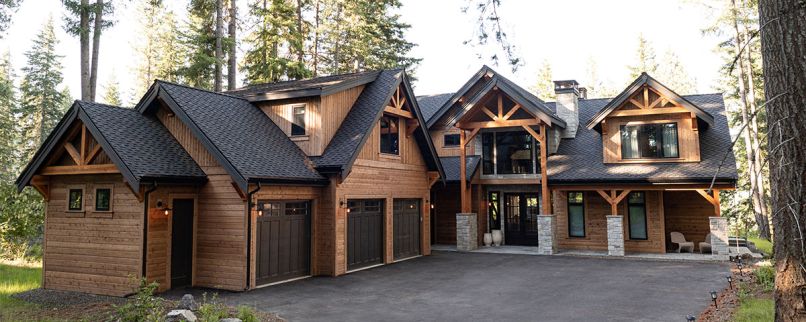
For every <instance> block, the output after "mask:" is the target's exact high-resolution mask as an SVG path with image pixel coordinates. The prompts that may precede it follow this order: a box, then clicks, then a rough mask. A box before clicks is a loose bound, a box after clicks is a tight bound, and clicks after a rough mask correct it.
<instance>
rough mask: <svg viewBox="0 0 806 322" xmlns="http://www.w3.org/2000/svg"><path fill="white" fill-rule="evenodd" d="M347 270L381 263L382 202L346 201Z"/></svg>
mask: <svg viewBox="0 0 806 322" xmlns="http://www.w3.org/2000/svg"><path fill="white" fill-rule="evenodd" d="M347 207H348V209H349V211H350V212H349V213H348V214H347V269H348V270H353V269H356V268H361V267H365V266H370V265H375V264H380V263H383V213H384V211H383V210H384V206H383V200H348V201H347Z"/></svg>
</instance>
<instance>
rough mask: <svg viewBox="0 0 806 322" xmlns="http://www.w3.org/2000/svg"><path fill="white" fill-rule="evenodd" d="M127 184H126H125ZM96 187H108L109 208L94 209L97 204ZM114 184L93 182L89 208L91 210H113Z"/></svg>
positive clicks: (108, 211)
mask: <svg viewBox="0 0 806 322" xmlns="http://www.w3.org/2000/svg"><path fill="white" fill-rule="evenodd" d="M127 186H128V185H127ZM98 189H109V210H98V209H95V206H96V205H97V204H98V200H97V199H96V198H98ZM114 200H115V184H114V183H98V184H94V185H93V187H92V201H93V202H94V204H93V205H91V209H92V211H93V212H98V213H111V212H114V211H115V201H114Z"/></svg>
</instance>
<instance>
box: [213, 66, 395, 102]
mask: <svg viewBox="0 0 806 322" xmlns="http://www.w3.org/2000/svg"><path fill="white" fill-rule="evenodd" d="M379 73H380V71H366V72H359V73H351V74H340V75H331V76H322V77H315V78H309V79H302V80H291V81H283V82H274V83H266V84H255V85H249V86H246V87H242V88H239V89H236V90H232V91H229V92H227V93H228V94H232V95H235V96H239V97H242V98H245V99H247V100H249V101H250V102H258V101H267V100H276V99H287V98H297V97H310V96H324V95H330V94H333V93H336V92H340V91H343V90H345V89H349V88H353V87H356V86H359V85H363V84H367V83H369V82H371V81H374V80H375V79H376V78H377V77H378V74H379Z"/></svg>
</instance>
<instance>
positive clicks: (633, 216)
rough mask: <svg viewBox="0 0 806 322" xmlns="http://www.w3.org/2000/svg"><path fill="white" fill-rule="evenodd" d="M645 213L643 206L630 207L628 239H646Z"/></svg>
mask: <svg viewBox="0 0 806 322" xmlns="http://www.w3.org/2000/svg"><path fill="white" fill-rule="evenodd" d="M646 238H647V236H646V213H645V209H644V206H643V205H632V206H630V239H646Z"/></svg>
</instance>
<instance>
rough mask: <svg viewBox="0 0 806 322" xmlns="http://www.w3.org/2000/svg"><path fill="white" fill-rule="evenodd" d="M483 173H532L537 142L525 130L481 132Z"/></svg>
mask: <svg viewBox="0 0 806 322" xmlns="http://www.w3.org/2000/svg"><path fill="white" fill-rule="evenodd" d="M481 142H482V159H483V164H482V173H483V174H533V173H535V172H536V171H537V170H538V169H539V168H538V164H539V162H538V158H537V151H538V147H539V145H538V144H539V143H537V142H535V140H534V139H533V138H532V136H531V135H530V134H529V133H527V132H525V131H513V132H489V133H483V134H482V137H481Z"/></svg>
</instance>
